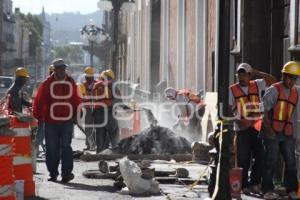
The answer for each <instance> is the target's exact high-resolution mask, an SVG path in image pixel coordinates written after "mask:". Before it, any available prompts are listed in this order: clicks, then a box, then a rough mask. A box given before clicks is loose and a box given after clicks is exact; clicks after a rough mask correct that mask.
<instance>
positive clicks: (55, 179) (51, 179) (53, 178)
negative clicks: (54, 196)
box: [48, 176, 57, 182]
mask: <svg viewBox="0 0 300 200" xmlns="http://www.w3.org/2000/svg"><path fill="white" fill-rule="evenodd" d="M48 181H51V182H57V176H55V177H52V176H49V178H48Z"/></svg>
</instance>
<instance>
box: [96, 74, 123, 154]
mask: <svg viewBox="0 0 300 200" xmlns="http://www.w3.org/2000/svg"><path fill="white" fill-rule="evenodd" d="M115 79H116V77H115V74H114V72H113V71H112V70H106V71H104V72H102V73H101V75H100V80H99V82H97V83H96V84H95V85H94V89H93V93H94V96H95V106H94V117H95V118H94V119H95V125H96V126H97V128H96V145H97V150H96V152H97V153H100V152H101V151H103V150H104V149H106V148H108V147H109V143H111V147H115V146H116V145H117V144H118V142H119V128H118V122H117V120H116V119H115V117H114V114H113V112H114V111H113V105H114V103H116V102H118V101H119V98H118V97H117V96H119V95H120V92H119V90H118V89H117V88H116V87H114V81H115ZM113 89H114V91H113ZM97 103H98V104H97ZM101 124H103V125H102V126H100V125H101Z"/></svg>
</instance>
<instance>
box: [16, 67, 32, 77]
mask: <svg viewBox="0 0 300 200" xmlns="http://www.w3.org/2000/svg"><path fill="white" fill-rule="evenodd" d="M15 75H16V77H26V78H28V77H29V73H28V71H27V69H26V68H24V67H18V68H17V69H16V72H15Z"/></svg>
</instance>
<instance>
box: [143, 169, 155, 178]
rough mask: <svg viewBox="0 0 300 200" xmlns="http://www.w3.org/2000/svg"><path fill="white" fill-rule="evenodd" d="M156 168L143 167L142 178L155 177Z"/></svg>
mask: <svg viewBox="0 0 300 200" xmlns="http://www.w3.org/2000/svg"><path fill="white" fill-rule="evenodd" d="M154 171H155V169H149V168H148V169H142V176H141V177H142V178H143V179H153V178H154Z"/></svg>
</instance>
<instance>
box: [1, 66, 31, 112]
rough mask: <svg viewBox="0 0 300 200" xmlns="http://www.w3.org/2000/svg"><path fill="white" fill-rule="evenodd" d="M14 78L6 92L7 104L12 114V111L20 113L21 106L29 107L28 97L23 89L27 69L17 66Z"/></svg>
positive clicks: (27, 75)
mask: <svg viewBox="0 0 300 200" xmlns="http://www.w3.org/2000/svg"><path fill="white" fill-rule="evenodd" d="M15 78H16V79H15V82H14V83H13V85H12V86H11V87H10V88H9V89H8V92H7V98H8V99H7V100H8V102H7V104H8V111H9V113H10V114H13V113H14V112H18V113H22V111H23V106H25V107H31V102H30V99H29V97H28V96H27V93H26V92H25V91H24V86H25V85H26V83H27V81H28V78H29V73H28V71H27V69H26V68H23V67H19V68H17V69H16V71H15Z"/></svg>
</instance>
